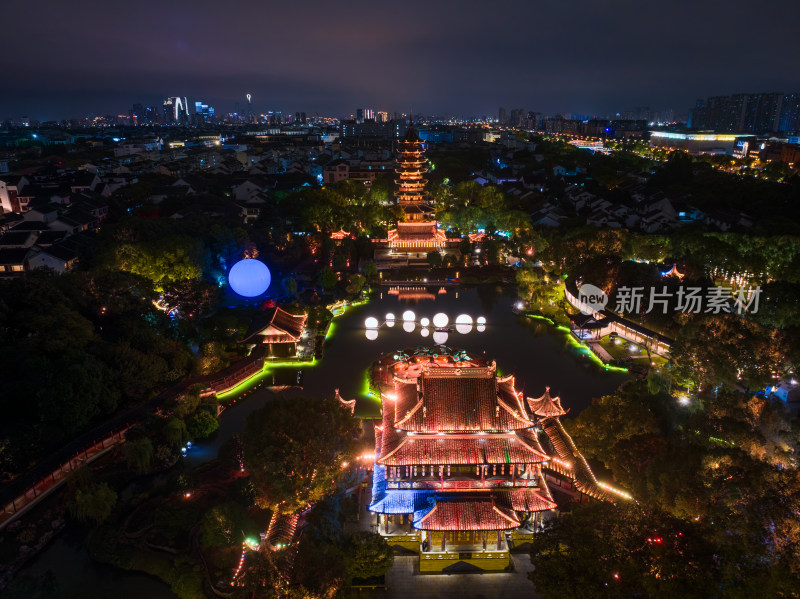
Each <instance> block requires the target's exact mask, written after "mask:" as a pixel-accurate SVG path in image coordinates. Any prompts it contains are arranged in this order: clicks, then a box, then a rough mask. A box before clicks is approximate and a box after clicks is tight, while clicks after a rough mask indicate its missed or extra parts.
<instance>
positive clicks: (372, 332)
mask: <svg viewBox="0 0 800 599" xmlns="http://www.w3.org/2000/svg"><path fill="white" fill-rule="evenodd" d="M366 335H367V339H369V340H370V341H375V340H376V339H377V338H378V329H367V330H366Z"/></svg>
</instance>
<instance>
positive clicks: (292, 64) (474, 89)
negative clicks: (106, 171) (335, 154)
mask: <svg viewBox="0 0 800 599" xmlns="http://www.w3.org/2000/svg"><path fill="white" fill-rule="evenodd" d="M45 4H48V5H51V6H50V7H49V8H48V10H45V11H42V12H41V13H40V14H37V17H36V20H35V21H34V22H33V23H32V26H31V27H25V28H17V29H12V30H11V31H9V32H8V35H7V36H6V37H5V38H4V39H5V45H7V48H6V51H5V52H4V53H3V56H4V58H2V59H0V63H2V65H3V71H4V73H5V74H6V77H7V78H9V80H13V81H15V82H16V86H15V93H14V94H12V95H5V96H4V97H3V98H2V99H0V117H2V118H8V117H20V116H29V117H31V118H34V119H38V120H53V119H56V120H57V119H62V118H69V117H74V116H80V115H84V114H88V113H93V114H107V113H115V112H116V113H120V112H122V111H125V110H127V109H129V108H130V106H131V104H132V103H134V102H141V103H142V104H145V105H150V104H160V103H161V102H162V101H163V98H164V97H166V96H173V95H179V96H186V97H189V98H195V99H202V101H203V102H206V103H208V104H209V105H212V106H216V107H217V109H218V112H219V113H226V112H232V111H233V110H234V103H235V102H237V101H238V102H240V104H244V96H245V94H246V93H252V95H253V108H254V111H256V112H266V111H267V110H284V111H290V110H291V111H295V110H304V111H305V112H306V113H307V114H309V115H313V114H316V113H319V114H328V115H344V116H346V115H348V114H350V113H351V112H352V111H353V110H354V108H353V107H355V106H372V107H375V108H377V107H379V106H380V107H384V108H388V109H389V110H390V111H394V110H398V109H400V110H402V109H403V107H407V106H410V105H413V106H414V107H415V112H421V113H425V114H442V113H448V114H451V115H464V116H467V115H469V116H472V115H484V114H485V115H496V113H497V108H498V106H499V105H502V106H507V107H509V108H510V107H511V106H523V107H525V108H526V110H535V111H540V112H544V113H548V112H550V113H551V112H571V113H577V114H589V115H595V114H613V113H616V112H619V111H621V110H627V109H629V108H633V107H635V106H651V107H653V108H654V109H656V110H662V109H665V108H671V109H673V110H675V111H676V113H683V112H685V111H686V110H688V109H689V108H690V107H692V106H693V105H694V103H695V101H696V99H697V98H702V97H707V96H711V95H724V94H729V93H730V94H733V93H739V92H754V91H759V90H760V91H784V92H791V91H794V89H793V88H794V87H795V85H796V84H795V83H794V81H793V79H792V76H793V71H792V67H791V56H792V54H791V52H790V51H789V50H790V40H791V28H792V26H793V23H796V22H797V17H799V16H800V8H798V7H797V6H785V5H784V6H781V5H780V3H778V2H768V3H767V4H774V8H775V10H763V11H759V13H756V14H751V11H750V10H749V7H748V5H746V4H745V3H744V2H733V3H728V4H726V5H725V10H724V11H723V10H720V9H719V7H718V6H716V5H712V4H711V3H701V4H700V5H697V4H692V5H689V4H688V3H678V4H673V5H671V6H670V11H666V10H665V9H664V8H663V7H658V6H653V7H648V6H645V7H641V6H637V7H636V10H635V11H633V10H630V9H629V8H627V7H626V6H625V5H624V4H622V3H621V4H620V5H619V6H616V7H611V10H609V8H608V7H605V10H603V11H601V9H600V8H598V7H596V6H592V5H589V4H587V3H585V2H574V3H570V4H569V5H564V4H560V5H559V6H558V7H548V6H544V7H531V6H519V5H515V4H514V3H502V4H499V5H493V6H492V7H491V10H486V9H484V7H483V5H482V4H479V3H475V2H473V3H466V4H465V3H460V4H457V5H455V4H448V3H440V4H437V5H433V6H431V5H428V4H426V5H423V4H421V3H410V4H407V5H404V7H403V10H398V8H397V7H394V6H386V7H381V6H361V5H352V8H350V9H348V7H347V6H338V5H337V6H330V7H328V6H327V5H323V4H321V3H319V4H318V3H313V2H312V3H306V4H304V5H303V6H280V7H271V8H270V9H269V10H264V9H263V8H261V7H260V6H258V5H256V4H251V3H246V4H244V5H243V6H241V7H238V11H239V12H241V13H242V14H247V15H248V18H247V19H240V20H239V21H237V26H236V27H232V28H225V27H219V24H220V23H225V22H226V20H230V19H232V18H235V17H236V16H237V14H238V13H236V12H232V11H231V10H230V9H229V8H228V7H223V6H220V7H209V6H201V5H198V6H197V7H195V10H194V11H192V12H186V11H177V10H175V9H171V8H169V7H167V8H165V7H163V6H159V5H156V4H155V3H152V2H143V3H142V4H139V5H137V7H136V9H135V10H132V9H128V8H125V9H122V8H115V7H112V8H108V7H107V5H105V4H99V3H96V2H92V1H90V0H86V1H84V2H82V3H79V4H77V5H75V4H70V5H69V6H66V5H58V4H55V3H51V2H47V3H45ZM614 9H616V10H614ZM5 10H6V13H7V15H8V16H9V22H29V21H30V18H29V16H28V15H27V12H26V7H25V5H24V4H23V3H21V2H16V1H15V2H11V3H10V4H9V5H8V6H6V8H5ZM86 14H91V15H92V27H91V28H82V27H81V22H82V20H81V19H83V18H84V15H86ZM154 15H155V16H154ZM707 23H714V25H713V27H709V26H708V25H707ZM747 40H755V41H758V49H759V50H758V52H750V51H748V52H735V51H734V50H735V49H736V48H737V47H740V46H741V44H747V45H749V43H750V42H748V41H747ZM18 48H26V49H27V51H25V52H20V51H19V50H15V49H18ZM98 56H102V57H103V61H102V63H100V62H99V61H98V60H97V57H98ZM389 57H391V59H389Z"/></svg>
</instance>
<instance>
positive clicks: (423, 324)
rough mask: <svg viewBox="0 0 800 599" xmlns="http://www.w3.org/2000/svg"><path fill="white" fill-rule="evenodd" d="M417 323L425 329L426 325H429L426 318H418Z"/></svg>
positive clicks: (428, 320) (429, 322)
mask: <svg viewBox="0 0 800 599" xmlns="http://www.w3.org/2000/svg"><path fill="white" fill-rule="evenodd" d="M419 323H420V324H421V325H422V326H424V327H427V326H428V325H430V324H431V321H430V319H429V318H428V317H425V318H420V319H419Z"/></svg>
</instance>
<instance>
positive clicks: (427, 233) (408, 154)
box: [388, 125, 447, 258]
mask: <svg viewBox="0 0 800 599" xmlns="http://www.w3.org/2000/svg"><path fill="white" fill-rule="evenodd" d="M427 172H428V167H427V161H426V159H425V146H424V144H423V143H422V141H421V140H420V138H419V135H418V134H417V130H416V129H415V128H414V126H413V125H409V127H408V130H407V131H406V134H405V136H404V137H403V139H402V141H400V142H399V144H398V151H397V168H396V169H395V174H396V176H397V178H396V179H395V183H396V184H397V195H396V199H397V203H398V205H399V206H401V207H402V208H403V211H404V213H405V220H403V221H400V222H398V223H397V227H396V228H395V229H391V230H390V231H389V234H388V245H389V248H391V250H392V251H393V252H394V253H406V254H414V253H418V254H420V256H421V257H423V258H424V257H425V255H426V254H427V252H430V251H434V250H442V249H443V248H444V247H445V246H446V245H447V237H446V236H445V234H444V232H443V231H441V230H439V229H438V228H437V226H436V220H435V219H434V218H433V213H434V209H433V207H432V206H431V205H430V203H429V202H428V201H427V200H426V198H425V195H424V191H425V173H427Z"/></svg>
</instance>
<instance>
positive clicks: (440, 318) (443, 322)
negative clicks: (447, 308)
mask: <svg viewBox="0 0 800 599" xmlns="http://www.w3.org/2000/svg"><path fill="white" fill-rule="evenodd" d="M448 322H450V319H449V318H447V314H445V313H444V312H439V313H438V314H436V315H435V316H434V317H433V326H435V327H437V328H440V329H441V328H442V327H446V326H447V323H448Z"/></svg>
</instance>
